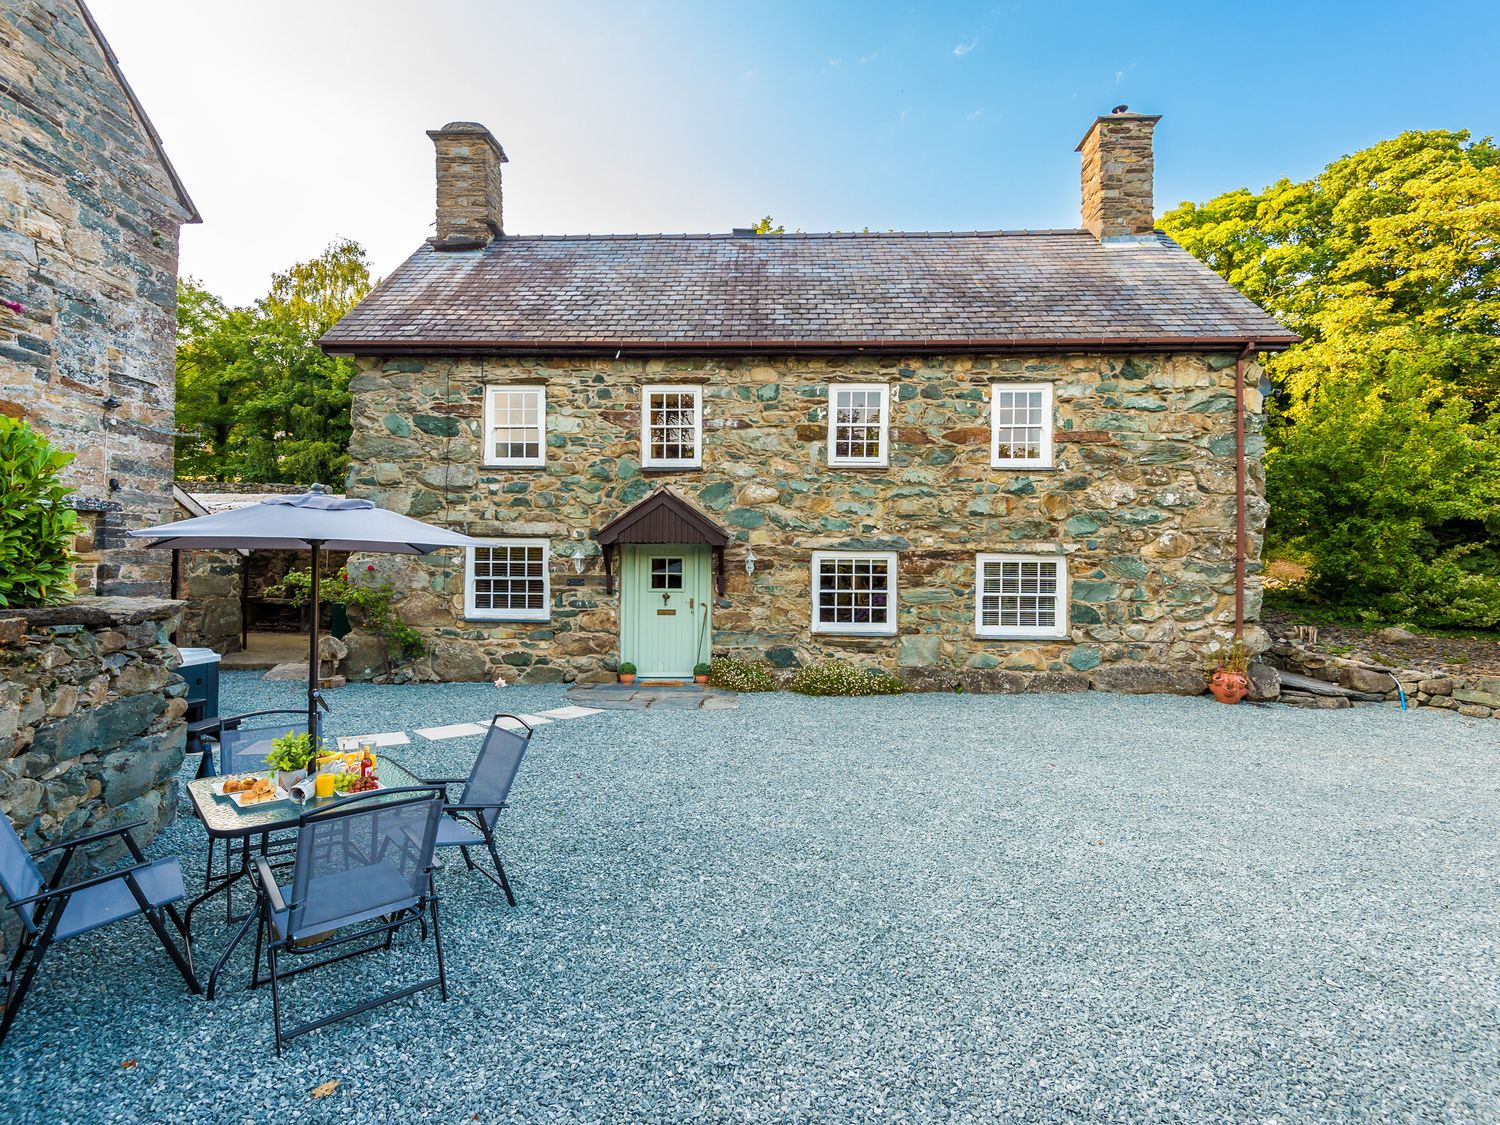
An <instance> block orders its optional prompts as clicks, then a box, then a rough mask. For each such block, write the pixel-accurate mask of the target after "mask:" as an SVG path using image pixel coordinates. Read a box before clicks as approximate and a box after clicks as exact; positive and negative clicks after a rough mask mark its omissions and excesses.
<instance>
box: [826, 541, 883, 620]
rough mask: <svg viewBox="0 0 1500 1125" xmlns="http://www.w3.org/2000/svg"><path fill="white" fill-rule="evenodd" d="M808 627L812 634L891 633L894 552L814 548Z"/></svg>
mask: <svg viewBox="0 0 1500 1125" xmlns="http://www.w3.org/2000/svg"><path fill="white" fill-rule="evenodd" d="M812 627H813V632H815V633H865V634H875V635H880V636H888V635H890V634H892V633H894V632H895V631H896V553H895V552H894V551H877V552H873V553H856V552H852V551H814V552H813V563H812Z"/></svg>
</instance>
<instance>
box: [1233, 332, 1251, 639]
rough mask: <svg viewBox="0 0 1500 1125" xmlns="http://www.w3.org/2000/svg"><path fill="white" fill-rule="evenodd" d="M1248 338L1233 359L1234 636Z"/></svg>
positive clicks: (1242, 549)
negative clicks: (1236, 356)
mask: <svg viewBox="0 0 1500 1125" xmlns="http://www.w3.org/2000/svg"><path fill="white" fill-rule="evenodd" d="M1255 347H1256V345H1255V341H1254V340H1247V341H1245V346H1244V348H1243V349H1242V350H1241V351H1240V354H1239V356H1238V358H1236V359H1235V361H1234V639H1235V640H1239V639H1240V637H1241V636H1242V635H1243V634H1244V632H1245V554H1246V534H1245V364H1246V363H1247V362H1248V361H1249V360H1250V357H1251V356H1253V355H1254V354H1255Z"/></svg>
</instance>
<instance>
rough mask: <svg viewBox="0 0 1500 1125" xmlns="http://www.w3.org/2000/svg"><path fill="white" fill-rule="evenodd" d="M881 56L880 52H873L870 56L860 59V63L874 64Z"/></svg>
mask: <svg viewBox="0 0 1500 1125" xmlns="http://www.w3.org/2000/svg"><path fill="white" fill-rule="evenodd" d="M879 54H880V52H879V51H871V52H870V53H869V54H868V55H861V56H860V57H859V61H860V62H862V63H867V62H874V61H875V59H876V57H877V56H879Z"/></svg>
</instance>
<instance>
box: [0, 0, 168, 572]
mask: <svg viewBox="0 0 1500 1125" xmlns="http://www.w3.org/2000/svg"><path fill="white" fill-rule="evenodd" d="M106 51H107V47H106V46H105V45H104V44H103V42H102V40H100V39H98V38H97V36H96V35H95V34H94V32H93V30H92V29H91V27H90V26H89V24H88V23H87V21H86V20H85V18H84V15H83V12H82V10H81V9H80V7H79V5H77V4H75V3H71V2H64V0H42V2H31V3H24V4H7V5H3V6H0V298H3V299H4V300H6V301H12V302H16V303H18V304H19V305H20V306H21V310H20V311H19V312H16V311H13V310H12V309H10V308H8V307H5V306H0V413H4V414H8V415H11V416H12V417H19V418H24V419H26V420H27V421H29V422H31V423H32V424H33V425H35V426H37V427H38V428H39V429H40V430H42V431H43V432H44V433H46V434H47V436H48V437H49V438H50V439H51V440H52V442H53V443H54V444H56V445H58V446H59V447H60V448H62V449H65V450H68V451H70V452H72V453H74V454H75V455H76V456H75V457H74V460H73V462H72V464H71V465H69V466H68V469H67V470H66V473H65V478H66V479H67V481H68V483H70V484H72V485H74V486H75V487H76V488H77V489H78V498H79V500H80V502H81V503H83V504H85V505H92V506H93V508H92V510H105V511H104V514H103V515H102V516H100V517H98V518H99V520H100V521H101V522H100V526H99V527H98V528H96V529H95V531H96V534H97V541H94V542H91V543H87V544H81V545H80V546H81V551H80V553H81V555H82V562H81V565H80V566H79V568H78V574H77V577H78V582H79V587H80V589H83V590H94V591H96V592H98V593H104V594H123V595H128V594H165V593H166V592H167V583H168V574H169V568H170V564H171V559H170V557H169V556H168V555H166V554H165V553H163V552H160V551H148V550H145V549H143V548H142V547H140V546H139V545H128V544H127V541H126V540H124V538H123V533H124V531H125V530H127V529H128V528H134V527H143V526H147V525H149V524H153V523H160V522H164V521H165V520H167V519H168V518H170V512H171V503H172V496H171V486H172V454H173V450H172V442H173V398H174V386H175V374H174V359H173V351H174V345H175V325H176V301H177V287H176V283H177V244H178V228H179V226H180V224H182V223H183V222H187V221H196V216H195V215H194V214H193V213H192V211H191V208H190V205H189V204H188V203H187V202H186V197H185V196H183V195H181V194H180V192H179V190H178V187H177V185H175V184H174V182H173V180H172V178H171V175H170V173H169V171H168V169H167V168H166V166H165V165H164V164H163V163H162V159H161V157H160V154H159V151H158V149H157V148H156V146H155V143H154V139H153V137H152V135H151V133H150V132H149V125H148V123H147V122H146V121H145V120H144V118H142V117H141V116H140V115H139V114H138V112H137V107H135V106H134V105H133V104H132V101H131V98H130V97H129V95H128V93H127V92H126V90H125V88H124V87H123V86H122V85H121V82H120V79H119V76H118V74H117V73H116V71H115V70H114V69H113V67H112V65H111V62H110V60H109V58H108V57H107V55H106ZM93 548H97V549H98V553H97V555H96V554H95V552H94V550H93Z"/></svg>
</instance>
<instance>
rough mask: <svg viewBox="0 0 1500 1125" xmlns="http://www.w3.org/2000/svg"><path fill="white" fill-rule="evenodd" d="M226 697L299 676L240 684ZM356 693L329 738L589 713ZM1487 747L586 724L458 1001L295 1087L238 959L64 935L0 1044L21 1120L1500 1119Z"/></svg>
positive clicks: (996, 705)
mask: <svg viewBox="0 0 1500 1125" xmlns="http://www.w3.org/2000/svg"><path fill="white" fill-rule="evenodd" d="M225 694H226V700H225V706H226V710H229V709H234V708H238V707H248V706H252V705H266V704H267V703H269V702H270V701H273V700H276V701H283V700H291V699H293V698H294V697H295V694H296V685H286V684H265V683H262V682H261V681H259V680H257V679H255V678H254V677H252V676H246V675H234V676H230V677H228V681H227V683H226V692H225ZM334 699H335V702H336V705H337V708H338V713H337V716H336V718H337V723H336V725H335V728H334V729H335V732H338V731H339V730H343V731H345V732H352V731H353V730H355V729H358V727H359V726H360V725H361V724H359V723H358V722H357V717H358V715H359V714H361V713H363V714H368V715H371V716H378V719H377V720H376V721H374V722H371V723H368V724H364V725H365V726H366V729H369V728H370V727H374V728H378V729H394V728H395V727H402V726H404V727H405V728H407V729H412V728H414V727H415V726H419V725H433V724H439V723H448V722H458V721H464V720H470V719H477V718H481V717H482V716H484V715H485V714H486V713H487V712H489V711H490V710H493V709H495V708H496V707H497V706H499V705H503V706H504V707H505V708H506V709H507V710H537V709H541V708H545V707H550V706H557V705H560V704H561V703H562V702H563V696H562V692H561V690H560V689H554V688H515V687H512V688H507V689H505V690H504V691H496V690H495V689H494V688H492V687H489V686H488V685H450V686H441V687H437V686H431V687H397V688H372V687H365V686H351V687H349V688H345V689H341V690H340V691H338V692H336V693H334ZM1497 736H1500V723H1496V722H1493V721H1490V722H1482V721H1472V720H1464V719H1460V718H1458V717H1456V716H1452V715H1448V714H1442V713H1438V712H1428V711H1421V712H1413V713H1411V714H1407V715H1402V714H1400V713H1399V712H1397V711H1395V710H1394V709H1393V708H1389V707H1378V708H1377V707H1371V708H1358V709H1356V710H1354V711H1352V712H1351V711H1344V712H1315V711H1293V710H1291V709H1288V708H1255V707H1250V706H1242V707H1237V708H1232V709H1231V708H1225V707H1220V706H1218V705H1216V704H1214V703H1212V702H1211V701H1209V700H1207V699H1180V698H1175V697H1149V698H1139V697H1123V696H1106V695H1097V694H1083V695H1072V696H1007V697H974V696H909V697H903V698H899V699H889V698H885V699H862V700H854V701H845V700H809V699H802V698H795V697H788V696H747V697H744V699H743V703H742V706H741V707H740V709H739V710H737V711H729V712H719V713H703V712H677V711H665V712H629V711H622V712H612V713H607V714H602V715H597V716H593V717H590V718H585V719H577V720H570V721H566V722H560V723H556V724H554V725H551V726H548V727H545V728H543V729H542V730H541V731H540V732H539V733H538V735H537V737H536V739H535V741H534V743H533V751H532V754H531V755H530V756H529V757H528V759H527V763H526V765H525V767H524V768H523V771H522V774H521V776H520V779H519V780H518V782H517V786H516V789H515V791H514V795H513V796H514V801H515V805H514V808H513V810H512V811H510V812H508V813H506V814H505V816H504V817H503V818H502V827H503V829H504V834H505V837H506V844H505V851H504V854H505V856H506V859H507V866H508V868H509V870H510V871H511V873H512V877H513V879H514V881H515V884H516V890H517V894H518V895H519V897H520V900H521V906H520V908H519V909H517V910H508V909H506V907H505V906H504V903H503V900H502V899H501V898H500V896H499V895H498V893H497V892H495V891H494V889H493V888H492V887H491V886H490V885H489V884H488V883H487V882H485V881H484V880H482V879H479V878H477V877H474V876H472V875H466V874H465V873H464V872H462V871H461V870H448V871H446V872H444V874H443V876H442V883H441V891H442V895H443V910H444V919H445V928H446V934H447V937H448V952H449V955H450V961H449V965H450V975H451V977H450V979H451V982H452V988H453V993H452V999H451V1000H450V1001H449V1002H448V1003H447V1004H443V1003H441V1002H440V1001H439V1000H438V999H437V997H436V994H435V993H428V994H425V995H424V996H422V997H420V998H418V999H414V1000H408V1001H404V1002H401V1003H399V1004H396V1005H391V1006H388V1007H385V1008H382V1009H380V1010H378V1011H377V1012H375V1013H373V1014H371V1015H368V1016H365V1017H360V1018H356V1019H355V1020H352V1021H348V1022H345V1023H343V1024H340V1025H337V1026H335V1027H333V1028H330V1029H326V1030H324V1031H321V1032H317V1033H314V1034H312V1035H309V1036H307V1037H306V1038H304V1039H302V1040H299V1041H297V1042H296V1043H295V1044H293V1045H292V1047H291V1048H290V1049H289V1051H288V1054H287V1056H286V1057H285V1058H284V1059H282V1060H280V1061H278V1060H277V1059H276V1058H275V1056H274V1054H273V1052H272V1047H271V1027H270V997H269V995H268V994H266V993H265V992H264V991H262V992H258V993H254V994H252V993H250V992H248V991H247V990H245V989H244V988H243V986H242V982H243V979H244V973H246V972H248V955H247V956H246V958H245V960H244V962H243V963H242V965H241V966H240V967H239V968H237V969H236V970H235V973H236V975H235V976H234V977H233V978H232V979H231V982H230V984H231V987H230V988H229V990H228V991H227V993H226V994H225V995H223V996H222V998H221V999H220V1000H219V1001H217V1002H216V1003H213V1004H209V1003H206V1002H205V1001H203V1000H200V999H194V998H191V997H188V996H186V995H184V994H182V993H181V992H180V990H179V985H178V984H177V983H176V979H175V977H174V976H173V974H172V970H171V968H170V966H169V965H168V964H167V962H166V960H165V958H164V957H161V956H159V955H154V954H151V953H150V952H149V946H148V940H149V935H147V934H146V933H145V932H144V930H143V928H138V924H135V923H132V924H130V925H126V926H116V927H113V928H112V929H111V930H110V931H106V932H105V933H103V934H101V935H96V937H97V938H98V940H94V941H87V942H78V943H74V945H73V946H72V947H71V948H69V947H62V948H61V949H59V951H58V954H57V957H56V961H55V963H53V964H52V965H51V966H50V969H51V970H52V971H51V972H49V973H47V974H46V976H45V978H44V980H43V983H42V984H41V985H40V986H39V988H38V990H37V991H36V993H35V995H34V996H33V998H32V1000H31V1002H30V1003H29V1004H28V1007H27V1012H26V1014H24V1015H23V1017H22V1019H21V1021H20V1024H19V1025H18V1027H17V1029H16V1031H15V1033H14V1034H13V1035H12V1037H11V1040H10V1042H9V1043H8V1044H7V1045H6V1047H5V1048H4V1049H3V1051H0V1111H3V1112H0V1116H3V1117H4V1118H5V1119H6V1120H13V1121H21V1122H49V1123H51V1122H98V1121H147V1120H149V1121H163V1122H176V1121H183V1122H217V1121H255V1122H261V1121H265V1122H270V1121H277V1122H280V1121H285V1120H289V1119H295V1120H298V1121H322V1120H334V1119H335V1118H337V1119H338V1120H341V1121H372V1122H373V1121H380V1122H386V1121H397V1120H400V1121H408V1120H426V1121H455V1122H456V1121H467V1120H479V1121H496V1120H511V1119H515V1120H534V1121H559V1120H569V1121H606V1120H608V1121H624V1120H650V1121H698V1120H724V1121H767V1120H796V1121H849V1120H856V1121H872V1120H880V1121H935V1120H954V1121H994V1120H1000V1119H1003V1120H1010V1121H1043V1120H1070V1121H1183V1122H1200V1121H1207V1120H1221V1119H1230V1120H1245V1121H1342V1120H1349V1121H1353V1120H1359V1121H1368V1120H1389V1121H1406V1120H1413V1119H1422V1120H1441V1119H1449V1120H1460V1121H1494V1120H1496V1119H1500V885H1497V875H1500V746H1497ZM477 742H478V740H477V739H463V740H454V741H450V742H442V743H433V744H423V743H420V741H419V742H418V746H420V748H421V749H420V752H419V751H418V749H417V747H413V748H411V749H410V750H408V751H407V757H409V758H413V759H415V758H419V757H420V759H421V764H424V765H426V764H457V763H461V762H463V761H465V760H466V759H468V758H469V757H470V756H472V754H473V752H474V750H475V748H476V746H477ZM155 850H158V851H176V852H178V853H180V854H181V855H182V856H183V859H184V864H185V866H186V867H187V868H188V869H189V870H190V872H192V873H197V872H200V871H201V864H202V857H203V853H204V845H203V835H202V831H201V829H200V828H199V826H198V825H197V823H196V822H195V821H193V820H192V819H191V818H186V817H185V818H183V819H182V820H181V821H180V822H179V823H178V824H177V825H175V826H173V827H172V828H171V829H170V830H168V831H167V832H165V833H164V834H163V835H162V837H161V839H160V840H159V842H158V843H157V844H156V845H155ZM220 940H222V938H221V935H219V934H218V933H215V932H212V931H210V930H206V931H205V937H204V939H203V944H202V947H201V949H200V956H202V957H204V958H205V959H207V957H208V956H209V955H211V953H212V951H213V949H214V948H215V946H216V945H217V943H218V942H219V941H220ZM407 953H408V956H406V957H403V958H394V957H386V958H366V959H365V960H364V962H363V964H362V965H361V967H360V968H359V969H358V970H357V971H356V972H357V974H358V975H357V976H355V977H354V979H353V980H347V979H346V978H338V979H337V981H336V982H335V981H334V980H330V981H329V983H328V985H326V986H319V984H318V975H315V976H313V977H309V978H303V979H301V980H298V981H294V982H292V984H291V985H290V986H289V988H288V995H289V1004H291V1005H292V1006H293V1011H294V1013H295V1014H296V1015H298V1016H300V1015H303V1014H306V1013H308V1012H309V1011H311V1010H313V1009H314V1008H316V1007H317V1005H318V1004H319V1003H322V1002H326V1001H327V999H328V997H329V995H331V994H332V989H333V987H334V985H335V983H337V985H338V986H339V987H355V988H357V987H359V986H360V984H361V982H362V981H366V982H374V983H379V982H381V981H382V980H384V979H385V977H386V975H387V974H388V973H391V974H397V975H399V974H400V973H407V972H420V971H423V970H424V969H425V968H426V967H427V965H428V962H426V961H425V960H424V958H425V957H426V953H425V951H424V950H422V949H421V948H420V947H417V946H415V945H413V946H412V947H411V948H410V949H408V950H407ZM356 964H359V963H356ZM319 975H323V974H319ZM299 986H301V987H299ZM324 987H326V988H327V989H328V992H326V993H324V992H322V989H323V988H324ZM126 1059H134V1060H135V1061H136V1065H135V1066H134V1067H133V1068H130V1069H124V1068H122V1067H121V1065H120V1064H121V1062H122V1061H123V1060H126ZM331 1078H336V1079H339V1080H340V1086H339V1088H338V1090H337V1091H336V1092H335V1094H334V1095H333V1096H332V1097H329V1098H327V1099H326V1100H321V1101H312V1100H310V1098H309V1096H308V1092H309V1091H310V1090H311V1088H312V1087H314V1086H316V1085H317V1084H318V1083H320V1082H322V1081H324V1080H326V1079H331ZM288 1111H290V1112H292V1113H294V1114H295V1115H296V1116H295V1118H288V1117H287V1113H288ZM471 1115H472V1116H471Z"/></svg>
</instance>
